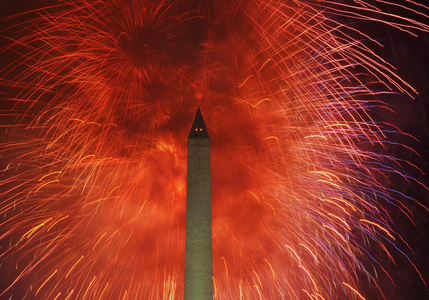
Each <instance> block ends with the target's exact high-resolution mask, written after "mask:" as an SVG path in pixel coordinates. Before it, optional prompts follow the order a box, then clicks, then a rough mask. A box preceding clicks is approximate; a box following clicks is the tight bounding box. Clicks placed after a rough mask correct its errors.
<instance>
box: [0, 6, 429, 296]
mask: <svg viewBox="0 0 429 300" xmlns="http://www.w3.org/2000/svg"><path fill="white" fill-rule="evenodd" d="M404 2H405V1H404ZM416 2H418V3H422V4H426V5H428V3H427V1H425V0H417V1H416ZM50 3H55V1H52V0H51V1H33V0H17V1H4V0H3V1H1V4H0V19H2V18H5V19H3V21H0V29H2V30H5V29H6V27H7V26H10V24H13V23H15V22H16V21H10V20H8V18H7V17H8V16H10V15H14V14H18V13H20V12H26V11H28V10H31V9H35V8H38V7H42V6H44V5H49V4H50ZM426 11H427V12H428V11H429V10H426ZM29 16H30V17H31V14H30V15H29ZM29 16H21V17H17V18H16V19H15V20H26V19H28V18H30V17H29ZM421 21H423V22H425V21H428V19H425V18H423V17H422V18H421ZM6 32H7V34H8V35H10V34H11V32H14V33H13V34H16V36H19V35H20V34H22V33H21V31H20V29H19V27H17V28H14V29H12V30H7V31H6ZM377 34H378V35H379V36H385V38H386V39H387V40H390V41H391V43H390V45H391V46H390V47H389V46H387V47H386V49H385V50H384V51H385V56H384V57H385V58H386V57H387V58H388V60H389V61H391V62H393V63H394V65H395V66H396V67H397V68H398V74H399V75H400V76H402V77H403V78H404V79H405V80H406V81H408V82H409V83H411V85H412V86H413V87H415V89H416V90H417V91H418V93H419V95H416V96H415V97H416V99H415V101H408V100H404V101H403V102H402V101H400V99H396V100H395V103H393V106H395V107H397V111H398V112H397V114H396V117H397V120H395V124H398V125H400V127H401V129H403V131H405V132H408V133H410V134H412V135H413V136H415V137H416V138H417V139H418V140H420V143H414V142H413V145H412V146H413V148H415V149H416V151H417V152H418V153H419V154H420V155H421V157H420V158H418V159H417V162H418V165H419V167H420V168H421V169H422V171H423V172H424V173H425V174H420V175H419V174H417V175H416V176H417V177H418V179H419V180H420V181H421V182H422V183H423V184H425V185H426V186H428V185H429V176H428V175H427V174H428V173H429V115H428V114H429V102H428V99H429V33H420V34H419V36H418V37H412V36H410V35H408V34H406V33H401V32H399V31H397V30H395V31H392V30H390V29H386V30H383V29H382V28H381V29H380V32H377ZM0 35H4V32H0ZM5 45H7V40H6V39H4V38H1V40H0V47H4V46H5ZM0 55H1V56H0V66H4V65H5V64H7V63H8V62H9V61H10V60H12V59H13V58H12V56H10V54H7V55H4V54H3V53H1V54H0ZM0 92H4V90H3V88H1V89H0ZM0 96H3V95H0ZM404 103H406V104H405V105H404ZM3 105H4V103H3V102H2V108H3V109H4V107H3ZM0 138H1V137H0ZM400 155H402V154H400ZM407 193H408V194H409V195H410V196H412V197H414V198H415V199H417V200H418V201H420V202H421V203H422V204H425V205H426V206H427V207H429V192H428V191H427V190H425V189H423V188H421V187H419V186H418V185H417V184H411V186H410V187H408V188H407ZM409 207H410V209H411V211H413V212H414V214H415V220H416V224H417V227H416V228H413V227H412V226H409V225H406V226H407V228H405V230H404V231H405V232H407V234H406V236H407V237H408V238H409V241H410V244H411V245H412V247H413V249H414V251H415V254H416V255H415V257H413V258H412V260H413V261H414V262H415V263H416V265H417V267H418V268H419V269H420V271H421V273H422V275H423V277H424V279H425V280H426V281H427V283H428V284H429V212H424V211H423V209H422V208H421V207H420V206H418V205H416V204H412V203H410V204H409ZM399 264H404V268H403V270H404V271H403V272H402V273H398V274H395V277H396V278H397V279H399V280H400V282H398V290H400V291H399V292H400V294H401V295H402V296H401V297H400V298H398V299H404V300H405V299H429V290H428V288H426V287H425V286H424V285H423V284H422V283H421V282H419V281H418V277H417V276H416V274H415V273H414V272H413V270H412V269H411V266H409V265H408V266H406V262H399ZM2 276H4V275H3V274H2ZM406 295H410V298H406V297H407V296H406Z"/></svg>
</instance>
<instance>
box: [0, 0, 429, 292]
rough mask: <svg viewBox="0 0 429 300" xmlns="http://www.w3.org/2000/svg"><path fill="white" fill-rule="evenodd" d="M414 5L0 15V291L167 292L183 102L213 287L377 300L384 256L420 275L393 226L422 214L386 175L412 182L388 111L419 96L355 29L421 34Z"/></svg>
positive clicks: (176, 243) (179, 203)
mask: <svg viewBox="0 0 429 300" xmlns="http://www.w3.org/2000/svg"><path fill="white" fill-rule="evenodd" d="M391 11H395V13H392V12H391ZM428 11H429V9H428V8H427V7H426V6H423V5H420V4H419V3H415V2H412V1H402V2H397V3H396V2H395V3H390V4H387V3H384V1H369V0H368V1H343V2H338V3H337V2H330V1H256V0H249V1H191V2H186V1H184V2H179V1H167V0H166V1H149V0H147V1H145V0H119V1H109V0H103V1H85V0H72V1H64V2H59V3H58V4H55V5H52V6H47V7H45V8H43V9H38V10H33V11H30V12H28V13H25V14H23V15H15V16H13V17H10V18H5V19H4V21H5V22H8V24H9V23H10V24H11V25H8V28H7V29H5V30H4V31H3V35H4V36H9V38H10V41H9V42H8V44H7V45H6V46H5V47H3V54H4V55H8V56H10V57H11V60H10V62H9V64H6V65H5V66H4V68H3V70H2V78H1V84H2V91H3V92H4V94H5V95H6V97H4V100H3V106H4V107H5V109H4V111H3V112H4V114H3V115H2V120H3V121H2V124H3V125H2V129H3V136H2V143H1V144H0V151H1V167H2V181H1V190H0V195H1V203H2V205H1V207H0V213H1V216H2V221H1V229H0V236H1V250H0V258H1V262H2V263H1V267H0V270H1V273H2V278H1V290H0V295H1V296H2V297H5V298H9V297H13V299H14V298H27V299H33V298H37V299H180V298H182V297H183V279H184V276H183V272H184V238H185V233H184V230H185V213H186V212H185V199H186V195H185V191H186V188H185V187H186V179H185V178H186V140H185V139H186V137H187V133H188V131H189V128H190V124H191V122H192V117H193V115H194V113H195V110H196V108H197V107H198V106H200V107H201V108H202V111H203V114H205V120H206V122H207V125H208V128H209V131H210V134H211V138H212V156H213V160H212V172H213V173H212V180H213V181H212V191H213V195H212V199H213V247H214V249H213V264H214V283H215V286H214V290H215V298H216V299H364V298H369V297H373V298H374V299H378V298H381V299H382V298H383V297H385V294H386V293H388V289H390V287H392V286H395V284H400V283H398V282H395V280H394V277H395V276H393V275H392V273H393V271H391V270H394V268H395V267H394V265H395V263H396V262H397V261H401V262H402V261H405V262H406V263H407V264H408V268H409V269H411V270H412V272H414V273H415V274H416V277H418V278H419V280H421V282H422V283H424V282H425V278H423V276H422V275H421V274H420V271H419V269H418V268H417V266H416V265H415V264H414V263H413V257H412V254H413V250H412V246H411V245H409V244H408V241H407V238H406V236H405V235H404V234H403V233H402V232H401V228H400V226H399V224H398V223H397V219H398V218H399V219H401V220H402V219H405V220H406V222H409V223H411V224H412V223H413V220H414V216H413V213H412V210H411V209H410V208H409V204H410V203H413V204H414V205H418V206H419V208H420V209H421V210H426V211H427V210H428V209H427V208H426V206H425V204H424V203H423V204H421V203H420V202H418V201H415V200H414V199H412V198H411V197H410V196H407V195H406V194H404V193H402V192H401V189H399V188H398V187H397V186H398V185H402V184H413V185H415V186H418V187H419V188H421V189H425V186H424V184H423V183H420V182H419V181H418V180H416V179H414V178H413V177H412V176H411V174H413V173H418V172H420V170H419V168H418V166H416V165H415V164H414V163H413V161H412V160H411V159H410V160H404V159H400V158H399V157H396V156H393V155H392V154H391V153H389V151H391V149H402V150H401V151H406V152H407V153H410V154H411V156H412V155H416V156H417V155H418V153H417V152H416V151H415V150H413V149H412V148H411V147H410V146H409V145H412V144H414V143H415V139H414V138H413V137H412V136H410V135H408V134H406V133H404V132H402V131H401V130H400V129H399V127H398V126H397V125H398V124H393V123H394V122H391V121H389V119H390V118H391V116H392V115H393V114H394V106H393V105H392V103H391V102H390V100H389V99H390V97H391V98H394V99H397V98H398V97H399V95H405V96H406V97H407V98H409V100H406V101H413V100H411V98H413V95H415V94H416V93H417V92H416V91H415V90H414V89H413V87H412V86H411V85H409V84H408V83H407V82H406V81H404V80H403V79H401V77H400V76H399V75H398V74H397V73H396V72H395V67H394V66H393V65H392V64H391V63H390V62H388V61H387V60H385V58H383V55H382V52H381V51H379V52H377V50H379V49H382V47H381V46H382V42H381V41H380V40H378V39H377V38H376V36H373V35H369V32H371V30H372V26H373V27H374V28H378V29H380V28H381V29H383V28H384V29H385V28H391V29H394V30H397V31H398V32H404V33H405V34H407V35H410V36H414V35H416V34H418V33H420V32H428V31H429V26H428V25H427V23H428V22H427V21H428V18H427V15H428ZM422 19H423V21H421V22H419V21H418V20H422ZM365 26H367V27H369V29H368V28H366V27H365ZM17 28H20V31H19V35H17V34H16V33H14V34H12V33H11V32H16V29H17ZM14 56H16V57H14ZM392 101H393V100H392ZM399 140H403V141H405V142H402V143H401V144H399V143H398V141H399ZM411 156H410V157H411ZM395 186H396V188H395ZM3 274H4V275H3ZM389 285H390V286H389ZM386 286H387V287H386Z"/></svg>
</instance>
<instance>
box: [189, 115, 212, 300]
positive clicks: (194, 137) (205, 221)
mask: <svg viewBox="0 0 429 300" xmlns="http://www.w3.org/2000/svg"><path fill="white" fill-rule="evenodd" d="M211 220H212V215H211V179H210V141H209V135H208V133H207V129H206V126H205V124H204V120H203V117H202V115H201V111H200V109H199V108H198V111H197V114H196V116H195V119H194V123H193V125H192V129H191V132H190V133H189V137H188V173H187V196H186V250H185V252H186V254H185V300H209V299H210V300H212V299H213V266H212V222H211Z"/></svg>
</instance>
